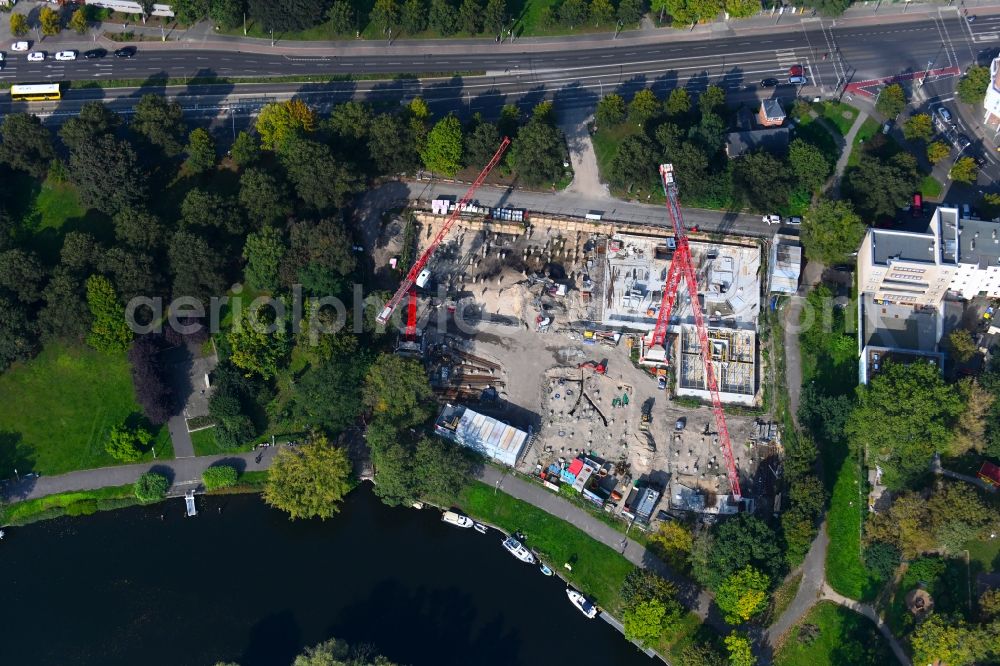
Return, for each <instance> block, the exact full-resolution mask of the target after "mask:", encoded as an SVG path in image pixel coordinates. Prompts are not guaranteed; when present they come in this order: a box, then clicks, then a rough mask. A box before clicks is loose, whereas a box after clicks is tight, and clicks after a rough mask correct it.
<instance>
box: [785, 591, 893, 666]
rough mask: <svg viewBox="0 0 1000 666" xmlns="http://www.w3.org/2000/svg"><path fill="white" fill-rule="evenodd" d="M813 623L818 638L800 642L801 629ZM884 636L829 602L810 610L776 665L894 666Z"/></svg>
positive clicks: (788, 637)
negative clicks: (884, 665) (891, 664)
mask: <svg viewBox="0 0 1000 666" xmlns="http://www.w3.org/2000/svg"><path fill="white" fill-rule="evenodd" d="M804 624H811V625H814V626H816V627H817V628H818V629H819V632H818V636H817V637H816V639H815V640H813V641H812V642H809V643H808V644H806V643H805V642H801V641H799V639H798V632H799V627H801V626H802V625H804ZM894 661H895V660H894V659H893V658H892V654H891V653H890V652H889V647H888V646H887V645H886V644H885V642H884V639H883V638H882V635H881V634H880V633H879V632H878V630H877V629H876V628H875V625H874V624H872V623H871V622H870V621H869V620H868V619H867V618H865V617H864V616H862V615H859V614H858V613H855V612H854V611H852V610H848V609H846V608H842V607H840V606H838V605H836V604H833V603H830V602H829V601H821V602H820V603H818V604H816V605H815V606H813V607H812V609H810V611H809V613H808V614H807V615H806V616H805V617H804V618H803V619H802V621H801V622H800V623H799V624H797V625H795V626H794V627H792V629H791V631H789V633H788V636H787V637H786V639H785V642H784V643H783V644H782V645H781V647H779V648H778V650H777V652H776V653H775V655H774V664H775V666H802V664H808V665H809V666H844V665H845V664H851V666H864V665H868V664H871V665H872V666H876V665H881V664H889V663H893V662H894Z"/></svg>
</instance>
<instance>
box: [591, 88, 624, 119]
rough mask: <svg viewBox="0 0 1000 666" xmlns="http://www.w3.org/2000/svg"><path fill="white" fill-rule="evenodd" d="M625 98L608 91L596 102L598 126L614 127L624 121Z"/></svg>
mask: <svg viewBox="0 0 1000 666" xmlns="http://www.w3.org/2000/svg"><path fill="white" fill-rule="evenodd" d="M625 113H626V111H625V100H624V99H622V96H621V95H619V94H617V93H610V94H607V95H605V96H604V97H602V98H601V100H600V101H599V102H598V103H597V113H596V119H597V125H598V127H614V126H615V125H621V124H622V123H623V122H625Z"/></svg>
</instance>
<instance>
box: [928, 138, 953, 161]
mask: <svg viewBox="0 0 1000 666" xmlns="http://www.w3.org/2000/svg"><path fill="white" fill-rule="evenodd" d="M949 155H951V146H949V145H948V144H947V143H945V142H944V141H933V142H931V143H930V144H928V145H927V160H928V161H929V162H930V163H931V164H937V163H938V162H940V161H941V160H943V159H945V158H946V157H948V156H949Z"/></svg>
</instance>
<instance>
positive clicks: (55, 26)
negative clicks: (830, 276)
mask: <svg viewBox="0 0 1000 666" xmlns="http://www.w3.org/2000/svg"><path fill="white" fill-rule="evenodd" d="M38 23H39V25H41V27H42V34H43V35H45V36H46V37H51V36H52V35H58V34H59V32H60V31H61V30H62V20H61V19H60V18H59V12H57V11H56V10H54V9H52V8H51V7H42V9H41V11H39V12H38Z"/></svg>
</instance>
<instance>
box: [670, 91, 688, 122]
mask: <svg viewBox="0 0 1000 666" xmlns="http://www.w3.org/2000/svg"><path fill="white" fill-rule="evenodd" d="M666 110H667V115H668V116H670V117H671V118H676V117H677V116H684V115H687V114H688V113H690V112H691V95H689V94H688V91H687V90H685V89H684V88H674V89H673V90H671V91H670V96H669V97H667V103H666Z"/></svg>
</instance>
